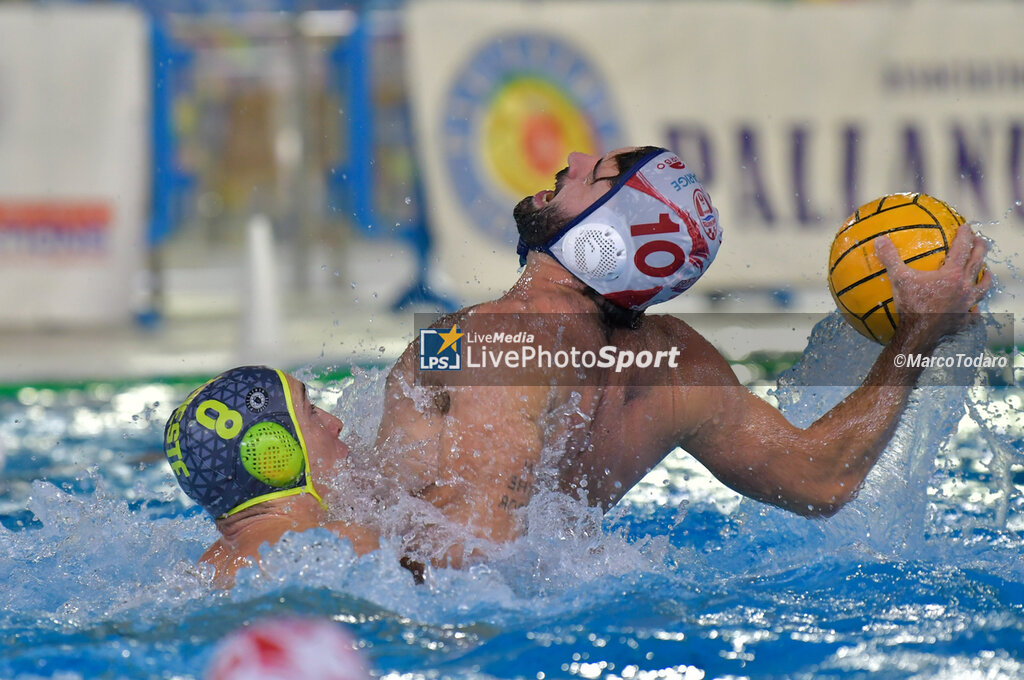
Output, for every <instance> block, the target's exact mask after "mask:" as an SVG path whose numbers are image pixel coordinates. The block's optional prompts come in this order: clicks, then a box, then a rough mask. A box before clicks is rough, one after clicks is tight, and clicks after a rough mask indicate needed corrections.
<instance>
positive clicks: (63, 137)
mask: <svg viewBox="0 0 1024 680" xmlns="http://www.w3.org/2000/svg"><path fill="white" fill-rule="evenodd" d="M148 40H149V37H148V33H147V28H146V23H145V21H144V20H143V18H142V16H141V15H140V14H139V13H138V12H137V11H136V10H134V9H132V8H129V7H124V6H112V5H104V6H89V7H84V6H81V7H75V6H59V7H50V6H35V7H30V6H24V7H23V6H16V7H0V321H3V322H14V323H29V324H31V323H77V322H84V321H89V322H95V321H108V320H112V319H117V318H126V317H128V316H129V314H130V312H131V311H132V302H133V300H132V291H133V290H135V289H137V286H136V285H134V284H136V280H135V278H136V277H137V276H138V272H139V270H140V268H141V265H142V258H143V252H144V250H143V248H144V235H145V226H146V219H147V217H146V216H147V214H148V211H147V206H146V204H145V202H146V200H147V198H148V191H149V185H150V170H149V167H150V166H149V162H148V158H149V155H148V154H149V152H148V147H149V137H148V132H149V122H148V121H149V109H148V107H149V102H148V94H147V93H148V92H149V75H148V72H149V62H148Z"/></svg>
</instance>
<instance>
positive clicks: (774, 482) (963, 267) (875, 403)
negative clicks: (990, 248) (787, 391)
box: [675, 228, 991, 515]
mask: <svg viewBox="0 0 1024 680" xmlns="http://www.w3.org/2000/svg"><path fill="white" fill-rule="evenodd" d="M879 246H880V247H879V248H878V254H879V257H880V258H881V259H882V261H883V263H884V264H885V265H886V267H887V268H888V270H889V275H890V278H891V280H892V282H893V288H894V298H895V303H896V307H897V310H898V312H899V314H900V326H899V328H898V330H897V333H896V336H895V338H894V339H893V340H892V342H890V343H889V345H887V346H886V347H885V348H884V349H883V351H882V353H881V355H880V356H879V358H878V360H877V361H876V362H875V364H874V366H873V367H872V369H871V371H870V373H869V374H868V376H867V378H866V379H865V381H864V384H863V385H862V386H861V387H859V388H858V389H857V390H855V391H854V392H853V393H852V394H850V395H849V396H848V397H847V398H846V399H845V400H843V401H842V402H841V403H840V404H838V405H837V406H836V407H835V408H833V409H832V410H831V411H829V412H828V413H826V414H825V415H824V416H822V417H821V418H820V419H818V420H817V421H816V422H814V423H813V424H812V425H811V426H810V427H808V428H806V429H803V430H801V429H799V428H797V427H794V426H793V425H791V424H790V423H789V422H788V421H786V420H785V418H784V417H783V416H782V415H781V414H780V413H779V412H778V411H777V410H776V409H774V408H773V407H771V406H770V405H769V404H767V403H765V402H764V401H762V400H761V399H758V398H757V397H756V396H754V395H752V394H751V393H750V392H748V391H747V390H746V389H745V388H743V387H742V386H740V385H738V384H736V385H734V386H732V387H724V388H708V387H698V388H691V389H690V390H689V396H690V397H691V399H690V400H688V401H687V403H686V404H678V405H675V407H676V409H677V411H678V413H679V414H680V417H679V421H678V422H687V423H688V425H689V426H690V430H689V431H688V432H685V433H682V432H681V433H680V434H681V437H680V439H681V445H682V446H683V447H684V448H685V449H686V450H687V451H689V452H690V453H692V454H693V455H694V456H696V457H697V458H698V459H699V460H700V461H701V462H702V463H704V464H705V465H706V466H707V467H708V469H709V470H710V471H711V472H712V473H713V474H715V476H716V477H718V478H719V479H720V480H721V481H723V482H724V483H726V484H728V485H729V486H731V487H732V488H734V489H736V490H737V491H739V492H741V493H743V494H745V495H748V496H751V497H753V498H756V499H758V500H761V501H764V502H768V503H773V504H775V505H778V506H781V507H784V508H787V509H789V510H792V511H794V512H797V513H800V514H804V515H829V514H832V513H834V512H835V511H836V510H838V509H839V508H840V507H842V505H843V504H845V503H846V502H847V501H849V500H850V499H852V498H853V496H854V495H855V494H856V492H857V489H858V488H859V487H860V485H861V483H862V482H863V481H864V478H865V476H866V475H867V473H868V472H869V471H870V469H871V467H872V466H873V465H874V464H875V461H876V460H877V459H878V456H879V455H880V454H881V452H882V450H883V449H884V448H885V446H886V444H887V443H888V442H889V439H890V438H891V437H892V434H893V432H894V430H895V428H896V425H897V424H898V422H899V417H900V415H901V414H902V412H903V410H904V408H905V407H906V403H907V398H908V397H909V394H910V391H911V389H912V388H913V385H914V382H915V381H916V378H917V376H918V373H919V372H920V370H921V369H920V368H910V367H906V366H902V365H901V366H897V365H896V364H897V363H898V362H895V361H894V358H895V357H896V355H897V354H900V353H903V354H915V353H922V354H929V353H931V352H932V351H933V349H934V348H935V346H936V345H937V344H938V342H939V341H940V340H941V339H942V337H944V336H945V335H948V334H950V333H952V332H955V331H956V330H958V329H959V328H960V327H962V326H963V325H964V324H965V323H966V322H967V318H968V317H969V310H971V309H972V308H973V307H974V305H976V304H977V303H978V301H979V300H980V299H981V298H982V297H984V295H985V292H986V291H987V289H988V286H989V285H990V278H991V277H990V275H989V274H988V273H986V274H985V275H984V276H982V277H981V279H980V281H979V280H978V275H979V272H980V271H981V268H982V261H983V259H984V256H985V251H986V249H987V244H986V243H985V241H984V240H983V239H981V238H978V237H975V236H974V234H973V233H972V232H971V231H970V229H969V228H962V229H961V230H960V233H958V235H957V238H956V239H955V240H954V243H953V247H952V248H951V249H950V252H949V256H948V257H947V260H946V263H945V264H944V265H943V266H942V267H941V268H940V269H938V270H937V271H934V272H919V271H915V270H911V269H909V268H908V267H907V266H906V265H904V264H903V263H902V261H901V260H900V259H899V256H898V255H897V254H896V253H895V252H894V250H892V249H891V247H890V246H891V244H889V245H887V244H885V243H881V244H879ZM976 282H977V283H976ZM720 361H721V363H720V364H719V367H718V371H719V372H720V374H721V375H722V376H723V377H724V376H726V375H727V373H731V371H729V369H728V365H727V364H726V363H725V361H724V359H721V360H720ZM697 393H703V394H702V396H703V397H704V401H703V402H702V403H703V406H702V407H700V411H699V413H694V412H693V408H694V407H693V405H692V403H693V401H694V400H693V399H692V397H693V396H695V395H696V394H697ZM687 409H689V413H688V414H687V413H686V412H687Z"/></svg>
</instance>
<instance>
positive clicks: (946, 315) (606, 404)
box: [377, 147, 990, 564]
mask: <svg viewBox="0 0 1024 680" xmlns="http://www.w3.org/2000/svg"><path fill="white" fill-rule="evenodd" d="M514 214H515V218H516V224H517V226H518V228H519V233H520V255H521V256H522V259H521V261H522V263H524V264H525V269H524V271H523V273H522V276H521V277H520V279H519V281H518V282H517V283H516V284H515V285H514V286H513V287H512V288H511V289H510V290H509V291H508V293H506V294H505V295H504V296H502V297H501V298H499V299H498V300H495V301H492V302H488V303H484V304H482V305H477V306H475V307H471V308H468V309H464V310H461V311H460V312H457V313H456V314H454V315H451V316H449V317H447V318H445V319H444V320H442V321H441V322H440V323H441V325H443V326H444V327H445V328H446V329H447V328H449V327H452V326H455V325H458V326H460V327H463V328H465V326H466V324H471V323H472V322H473V319H474V316H475V315H484V314H519V315H522V314H526V313H531V312H534V313H536V312H541V313H546V314H555V315H562V318H563V319H564V321H563V322H562V323H560V324H558V327H557V328H555V329H546V328H543V327H542V326H543V324H539V326H538V327H537V328H533V329H525V330H532V331H534V332H535V333H536V335H537V336H538V337H537V343H538V344H546V345H548V346H551V345H557V346H560V347H567V346H572V347H576V348H579V349H581V350H594V349H595V348H597V347H600V346H602V345H614V346H616V347H618V348H619V349H620V350H633V351H637V352H639V351H643V350H647V351H650V352H659V351H669V350H670V349H672V348H678V349H679V361H678V364H677V367H676V368H673V369H671V370H672V371H673V373H672V374H671V375H670V376H668V379H667V380H665V379H662V380H659V381H658V382H660V383H661V384H650V382H651V381H646V380H644V379H643V376H642V375H641V374H640V373H639V372H633V373H629V372H626V373H622V374H620V373H615V372H612V371H611V370H607V371H606V373H605V374H604V375H601V376H598V378H597V379H596V380H595V379H594V373H593V371H599V370H600V369H596V368H595V369H589V370H590V371H592V372H591V373H589V374H588V380H586V381H585V382H586V385H559V384H552V385H546V386H536V385H532V386H531V385H525V386H524V385H519V386H516V385H508V386H486V387H485V386H476V387H473V386H465V387H455V386H451V385H447V384H444V383H443V382H442V381H440V380H438V381H436V382H434V380H433V376H432V374H428V373H427V372H423V371H420V372H418V369H417V357H418V355H419V343H418V341H417V342H414V343H413V344H412V345H410V346H409V348H408V349H407V351H406V352H405V354H404V355H403V356H402V357H401V358H400V359H399V361H398V363H397V364H396V365H395V366H394V368H393V369H392V372H391V374H390V376H389V379H388V383H387V394H386V398H385V404H386V406H385V412H384V417H383V420H382V422H381V426H380V430H379V433H378V440H377V447H378V451H379V453H380V456H381V457H380V463H381V466H382V469H383V470H384V471H385V474H386V476H387V477H388V478H389V479H391V480H393V482H394V483H395V484H396V485H397V486H398V487H399V488H401V489H402V491H403V492H405V493H410V494H413V495H415V496H419V497H421V498H424V499H428V500H430V501H431V502H432V503H433V504H434V505H435V506H436V507H438V508H439V509H440V510H441V512H442V513H443V514H444V515H445V516H446V517H448V518H449V519H450V520H452V521H454V522H457V523H460V524H463V525H465V526H467V527H469V529H470V531H471V532H472V533H473V534H474V535H475V536H478V537H480V538H483V539H485V540H488V541H504V540H508V539H510V538H513V537H515V536H516V535H518V532H519V531H520V526H519V523H518V522H519V519H518V514H517V512H516V511H517V509H518V508H520V507H522V506H523V505H525V504H527V503H528V502H529V500H530V498H531V496H532V495H533V494H534V493H535V492H536V490H537V489H538V487H539V486H541V485H542V484H543V483H544V482H543V480H544V479H545V478H546V479H547V482H546V483H548V484H554V485H557V487H558V488H559V489H560V490H562V491H564V492H568V493H571V494H574V495H577V496H579V497H581V498H583V499H585V500H586V501H587V502H588V503H590V504H592V505H597V506H599V507H602V508H608V507H610V506H611V505H613V504H614V503H615V502H616V501H617V500H619V499H620V498H621V497H622V496H623V495H624V494H625V493H626V492H627V491H628V490H629V489H630V488H631V487H632V486H633V485H634V484H636V483H637V482H638V481H639V480H640V479H641V478H642V477H643V476H644V475H645V474H646V473H647V472H648V471H649V470H650V469H651V468H652V467H654V466H655V465H656V464H657V463H658V462H660V461H661V460H662V459H663V458H664V457H665V456H666V455H667V454H668V453H669V452H670V451H671V450H672V449H673V448H674V447H676V446H681V447H682V448H683V449H685V450H686V451H687V452H689V453H690V454H692V455H693V456H694V457H696V458H697V459H698V460H700V461H701V463H703V464H704V465H705V466H706V467H707V468H708V469H709V470H710V471H711V472H712V473H713V474H714V475H715V476H716V477H717V478H718V479H719V480H721V481H722V482H724V483H725V484H727V485H728V486H730V487H732V488H733V489H735V490H736V491H739V492H740V493H742V494H744V495H746V496H749V497H751V498H754V499H756V500H759V501H763V502H766V503H772V504H774V505H778V506H780V507H783V508H786V509H789V510H792V511H793V512H796V513H799V514H802V515H808V516H820V515H831V514H832V513H834V512H836V511H837V510H838V509H839V508H841V507H842V506H843V505H844V504H845V503H846V502H848V501H849V500H850V499H851V498H853V497H854V495H855V494H856V492H857V489H858V488H859V487H860V485H861V483H862V482H863V480H864V478H865V476H866V475H867V473H868V471H869V470H870V469H871V467H872V465H873V464H874V463H875V461H876V460H877V459H878V456H879V454H880V453H881V452H882V450H883V449H884V447H885V445H886V444H887V443H888V441H889V439H890V438H891V436H892V434H893V432H894V430H895V428H896V425H897V422H898V420H899V417H900V415H901V414H902V413H903V410H904V408H905V407H906V404H907V399H908V396H909V394H910V391H911V389H912V386H913V384H914V382H915V380H916V378H917V374H918V372H919V370H920V369H914V368H906V367H898V366H896V365H895V362H894V357H895V356H896V355H897V354H899V353H924V354H928V353H931V352H932V351H933V350H934V348H935V347H936V345H937V344H938V342H939V341H940V340H941V339H942V338H943V337H944V336H945V335H948V334H950V333H954V332H956V331H957V330H958V329H959V328H960V327H962V326H963V325H965V324H966V323H967V320H968V318H969V314H968V312H969V310H970V309H971V308H972V307H973V306H974V305H976V304H977V302H978V301H979V300H980V299H981V298H982V297H983V296H984V295H985V293H986V291H987V289H988V287H989V284H990V277H989V275H988V274H986V275H985V276H983V277H981V278H980V280H979V276H978V274H979V272H980V271H981V269H982V261H983V259H984V256H985V252H986V249H987V246H986V242H985V241H984V240H983V239H981V238H979V237H976V236H975V235H974V234H973V233H972V231H971V229H970V227H968V226H966V225H964V226H961V227H960V229H959V232H958V233H957V236H956V239H955V241H954V242H953V244H952V247H951V249H950V251H949V255H948V257H947V258H946V261H945V264H943V265H942V266H941V267H939V268H938V269H936V270H935V271H917V270H913V269H910V268H909V267H907V266H906V265H904V264H903V262H902V260H901V259H900V258H899V256H898V255H897V254H896V252H895V250H894V249H893V247H892V245H891V244H890V243H889V242H888V240H887V239H885V238H883V239H879V240H878V242H877V250H878V257H879V258H880V259H881V260H882V262H883V263H884V264H885V266H886V267H888V269H889V275H890V277H891V279H892V282H893V288H894V292H893V295H894V298H895V301H894V304H895V311H896V312H897V313H898V315H899V317H900V319H901V322H900V325H899V330H898V331H897V332H896V335H895V337H894V338H893V339H892V340H891V342H889V344H888V345H887V346H886V348H885V350H884V351H883V352H882V355H881V356H880V357H879V358H878V360H877V362H876V363H875V365H874V367H873V369H872V370H871V372H870V374H869V375H868V377H867V379H866V381H865V384H864V385H863V386H862V387H860V388H859V389H857V390H856V391H854V392H853V393H852V394H851V395H849V397H848V398H847V399H845V400H844V401H843V402H842V403H841V404H839V405H837V406H836V407H835V408H834V409H832V410H831V411H829V412H828V413H827V414H825V415H824V416H822V417H821V418H820V419H819V420H818V421H817V422H815V423H814V424H812V425H811V426H810V427H808V428H806V429H801V428H798V427H795V426H793V425H792V424H790V423H789V422H788V421H787V420H786V419H785V418H784V417H783V416H782V414H781V413H780V412H779V411H778V410H777V409H775V408H774V407H772V406H771V405H769V404H768V403H766V402H765V401H764V400H762V399H760V398H758V397H757V396H755V395H754V394H752V393H751V392H750V391H749V390H748V389H747V388H745V387H744V386H743V385H741V384H739V382H738V381H737V380H736V377H735V375H734V373H733V371H732V369H731V367H730V366H729V364H728V362H727V361H726V360H725V359H724V358H723V357H722V355H721V354H720V353H719V352H718V351H717V350H716V349H715V348H714V347H713V346H712V345H711V344H710V343H708V342H707V341H706V340H705V339H704V338H703V337H701V336H700V334H699V333H697V332H696V331H695V330H693V329H692V328H691V327H690V326H689V325H687V324H686V323H685V322H684V321H682V320H680V319H678V318H675V317H672V316H664V315H646V314H644V310H645V309H646V308H647V307H648V306H650V305H651V304H654V303H656V302H662V301H664V300H667V299H670V298H672V297H675V296H676V295H678V294H679V293H680V292H682V291H684V290H686V289H687V288H688V287H689V286H690V285H691V284H693V283H694V281H695V280H696V278H697V277H699V276H700V275H701V274H702V273H703V272H704V271H705V270H706V268H707V266H709V265H710V263H711V261H712V260H713V258H714V255H715V253H716V251H717V250H718V247H719V244H720V243H721V237H722V230H721V228H720V226H719V225H718V213H717V211H716V210H714V209H713V208H712V206H711V202H710V199H709V198H708V197H707V193H706V192H705V191H704V190H703V189H702V188H701V186H700V184H699V183H698V182H697V179H696V177H695V176H693V174H692V173H691V172H690V171H689V169H687V168H686V167H685V165H684V164H683V163H682V161H680V159H679V158H678V157H676V156H675V155H674V154H672V153H670V152H668V151H666V150H664V149H657V148H651V147H646V148H627V149H619V150H616V151H613V152H611V153H609V154H606V155H604V156H589V155H586V154H581V153H573V154H570V155H569V159H568V167H567V168H566V169H565V170H563V171H561V172H560V173H558V175H557V176H556V178H555V189H554V190H553V191H551V190H549V191H542V192H539V193H538V194H536V195H534V196H530V197H527V198H525V199H523V200H522V201H521V202H520V203H519V205H517V206H516V209H515V211H514ZM658 251H660V252H661V254H660V255H658V256H657V257H655V256H654V254H655V253H656V252H658ZM665 253H668V254H669V255H675V256H674V257H669V256H666V255H665ZM659 258H660V259H659ZM552 480H553V481H552ZM435 548H436V546H435ZM441 552H442V553H443V557H442V558H441V559H439V560H438V559H436V558H437V555H438V552H437V551H436V550H435V552H434V557H435V562H436V561H440V562H442V563H450V564H461V563H462V561H463V559H464V557H465V550H464V546H461V545H452V546H450V547H449V548H448V549H447V550H444V551H441Z"/></svg>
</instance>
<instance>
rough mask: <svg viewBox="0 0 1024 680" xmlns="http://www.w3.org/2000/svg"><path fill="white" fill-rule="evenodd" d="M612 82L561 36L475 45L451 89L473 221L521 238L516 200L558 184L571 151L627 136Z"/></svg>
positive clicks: (448, 124)
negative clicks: (515, 214)
mask: <svg viewBox="0 0 1024 680" xmlns="http://www.w3.org/2000/svg"><path fill="white" fill-rule="evenodd" d="M614 110H615V106H614V102H613V101H612V96H611V92H610V90H609V88H608V87H607V86H606V84H605V82H604V80H603V79H602V78H601V77H600V76H599V74H598V73H597V71H596V70H595V69H594V68H593V66H592V65H591V64H590V62H589V61H588V60H587V59H586V57H585V56H584V55H583V54H582V53H580V52H579V51H578V50H577V49H575V48H574V47H573V46H572V45H570V44H569V43H567V42H565V41H564V40H561V39H559V38H556V37H554V36H548V35H540V34H515V35H502V36H499V37H497V38H495V39H493V40H492V41H491V42H489V43H487V44H486V45H485V46H484V47H483V48H482V49H480V50H479V51H478V52H477V53H475V54H474V55H473V57H472V58H470V60H469V61H468V63H467V64H466V66H465V67H464V69H463V70H462V72H461V73H460V74H459V75H458V77H457V78H456V80H455V83H454V85H453V86H452V90H451V92H450V93H449V95H448V104H447V111H446V112H445V119H444V148H445V156H446V160H447V163H448V171H449V173H450V175H451V178H452V183H453V185H454V186H457V187H459V191H458V198H459V199H460V200H461V202H462V206H463V208H464V209H465V210H467V211H468V212H469V215H470V217H471V219H472V221H473V223H474V224H475V225H476V226H477V227H478V228H479V229H480V230H481V231H483V232H485V233H487V234H488V235H490V236H491V237H493V238H495V239H496V240H498V241H499V242H504V243H507V244H513V243H515V242H516V239H517V235H516V230H515V225H514V224H513V221H512V215H511V206H512V205H513V203H514V202H516V201H518V200H519V199H521V198H523V197H524V196H528V195H531V194H535V193H536V192H538V191H540V190H541V189H551V188H553V182H554V176H555V173H556V172H558V171H559V170H561V169H562V168H564V167H565V164H566V157H567V156H568V155H569V153H570V152H571V151H582V152H585V153H601V152H603V151H608V150H610V149H612V148H615V147H616V146H619V141H620V140H619V138H620V132H619V125H618V122H617V120H616V117H615V115H614V113H613V112H614Z"/></svg>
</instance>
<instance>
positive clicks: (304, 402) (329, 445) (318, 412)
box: [288, 376, 349, 488]
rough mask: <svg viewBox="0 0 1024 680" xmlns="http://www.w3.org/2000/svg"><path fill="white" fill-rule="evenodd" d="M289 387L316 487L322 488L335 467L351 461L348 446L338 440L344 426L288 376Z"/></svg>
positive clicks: (304, 388) (296, 381)
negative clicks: (312, 400) (315, 403)
mask: <svg viewBox="0 0 1024 680" xmlns="http://www.w3.org/2000/svg"><path fill="white" fill-rule="evenodd" d="M288 386H289V387H290V388H291V392H292V404H294V405H295V419H296V421H297V424H298V426H299V429H300V430H302V438H303V439H304V440H305V442H306V450H307V452H308V453H309V466H310V468H311V469H312V474H313V483H314V484H315V485H317V487H318V488H322V487H321V484H322V482H323V480H324V476H326V475H332V474H333V470H334V466H335V465H336V464H337V463H338V462H339V461H341V460H344V459H345V458H348V453H349V449H348V446H347V445H346V444H345V443H344V442H343V441H341V440H340V439H338V437H339V435H340V434H341V430H342V427H343V425H342V422H341V421H340V420H339V419H338V418H336V417H334V416H333V415H331V414H330V413H328V412H327V411H324V410H323V409H322V408H320V407H318V406H315V405H314V404H313V403H312V402H311V401H310V400H309V395H308V394H307V392H306V386H305V385H303V384H302V383H301V382H299V381H298V380H296V379H295V378H293V377H291V376H288Z"/></svg>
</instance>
